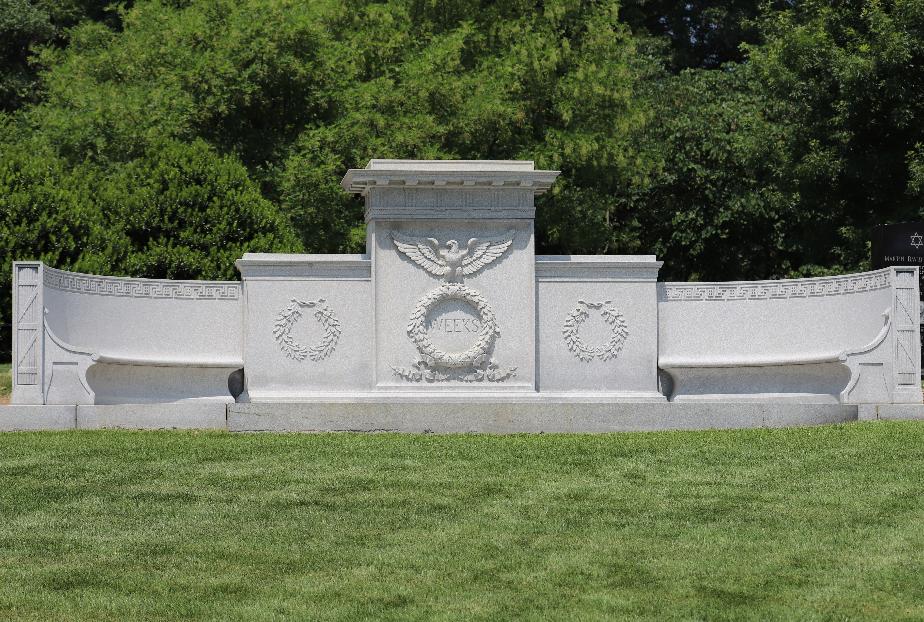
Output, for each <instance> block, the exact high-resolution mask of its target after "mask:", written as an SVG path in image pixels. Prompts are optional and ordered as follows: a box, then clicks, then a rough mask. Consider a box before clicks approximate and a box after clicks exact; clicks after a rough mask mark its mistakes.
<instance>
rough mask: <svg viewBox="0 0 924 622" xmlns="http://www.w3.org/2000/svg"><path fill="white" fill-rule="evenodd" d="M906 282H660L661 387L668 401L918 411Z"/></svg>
mask: <svg viewBox="0 0 924 622" xmlns="http://www.w3.org/2000/svg"><path fill="white" fill-rule="evenodd" d="M914 278H915V275H914V270H913V269H912V268H908V269H903V268H886V269H884V270H878V271H875V272H867V273H861V274H851V275H844V276H836V277H821V278H808V279H786V280H779V281H753V282H733V283H661V284H659V289H658V314H659V347H658V367H659V368H660V369H661V371H662V372H663V373H664V374H666V377H665V376H662V387H663V389H664V391H665V393H667V394H668V395H669V397H670V399H671V400H673V401H728V400H736V401H755V400H756V401H762V400H774V401H778V400H784V401H793V402H815V403H855V404H861V403H889V402H913V403H920V402H921V390H920V379H919V371H916V370H918V369H919V367H918V365H917V364H916V360H915V359H916V357H918V356H919V353H918V352H917V350H916V349H915V347H914V345H913V344H914V343H915V339H914V337H915V335H916V332H917V331H918V314H919V311H918V301H917V299H916V298H915V297H913V296H912V295H911V292H912V291H913V289H914Z"/></svg>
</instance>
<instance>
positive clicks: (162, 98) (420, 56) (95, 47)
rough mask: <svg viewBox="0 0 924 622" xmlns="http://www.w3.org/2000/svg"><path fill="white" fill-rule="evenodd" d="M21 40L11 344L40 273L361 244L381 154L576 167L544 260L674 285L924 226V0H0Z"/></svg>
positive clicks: (161, 267)
mask: <svg viewBox="0 0 924 622" xmlns="http://www.w3.org/2000/svg"><path fill="white" fill-rule="evenodd" d="M0 42H2V43H0V273H2V276H0V324H3V323H6V322H8V320H9V316H8V308H9V288H8V282H9V276H8V275H9V263H10V261H11V260H12V259H14V258H15V259H28V258H42V259H44V260H46V261H48V262H49V263H51V264H53V265H56V266H58V267H62V268H72V269H85V270H94V271H95V270H101V271H106V272H110V273H117V274H128V275H136V276H177V277H178V276H188V277H222V278H233V276H234V274H233V266H232V263H231V261H230V259H231V258H233V257H234V256H236V255H237V254H239V253H241V252H243V251H245V250H255V251H259V250H278V251H286V250H305V251H308V252H343V251H358V250H361V249H362V246H363V240H364V232H363V231H364V230H363V223H362V217H361V211H362V210H361V204H360V202H359V200H358V199H357V198H355V197H350V196H347V195H346V194H344V193H343V192H342V191H341V190H340V188H339V185H338V181H339V179H340V177H341V176H342V174H343V173H344V171H345V170H346V169H347V168H350V167H358V166H363V165H364V164H365V163H366V161H367V160H368V159H369V158H372V157H402V158H527V159H534V160H536V161H537V164H538V165H539V166H541V167H543V168H557V169H561V170H562V171H563V175H562V177H561V180H560V182H559V183H558V184H556V187H555V189H554V191H553V192H551V193H549V194H548V195H546V196H545V197H543V199H542V201H541V204H540V206H539V213H538V221H537V243H538V247H539V250H540V251H541V252H552V253H556V252H560V253H569V252H570V253H633V252H655V253H657V254H658V255H659V256H660V257H661V258H662V259H664V260H665V262H666V264H665V268H664V270H663V272H662V275H663V276H664V277H665V278H669V279H729V278H771V277H782V276H790V275H811V274H823V273H828V272H838V271H845V270H855V269H861V268H864V267H865V266H866V265H867V262H868V246H867V240H868V239H869V234H870V230H871V228H872V227H873V226H874V225H875V224H878V223H880V222H890V221H899V220H908V219H916V218H919V217H921V212H922V206H924V98H922V97H921V93H922V92H924V0H885V1H883V0H855V1H853V2H843V3H830V2H820V1H809V2H800V3H792V2H790V1H788V0H781V1H779V2H761V1H759V0H714V1H710V2H687V3H673V2H666V1H662V0H625V1H624V2H623V3H622V4H620V3H619V2H616V1H615V0H594V1H591V0H547V1H545V2H538V3H537V2H526V1H524V0H502V1H500V2H482V1H480V0H479V1H476V0H440V1H439V2H435V1H433V0H389V1H387V2H371V1H369V0H351V1H350V2H337V1H334V0H310V1H302V0H298V1H296V0H142V1H140V2H134V3H126V4H121V5H110V4H108V3H99V2H97V1H95V0H0ZM2 343H3V344H6V343H8V341H7V339H6V338H5V337H4V340H3V342H2ZM7 348H8V346H6V345H0V349H7Z"/></svg>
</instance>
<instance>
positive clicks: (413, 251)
mask: <svg viewBox="0 0 924 622" xmlns="http://www.w3.org/2000/svg"><path fill="white" fill-rule="evenodd" d="M391 239H392V241H393V242H394V243H395V246H396V247H397V248H398V250H399V251H401V252H402V253H404V254H405V255H407V257H408V259H410V260H411V261H413V262H414V263H416V264H417V265H418V266H420V267H421V268H423V269H424V270H426V271H427V272H429V273H430V274H433V275H436V276H443V275H444V274H446V273H447V272H448V271H449V266H447V265H446V262H445V261H443V260H442V259H441V258H440V256H439V255H437V254H436V247H437V244H438V243H437V241H436V240H434V239H433V238H414V237H410V236H406V235H401V234H400V233H392V234H391Z"/></svg>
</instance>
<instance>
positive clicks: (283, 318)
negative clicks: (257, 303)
mask: <svg viewBox="0 0 924 622" xmlns="http://www.w3.org/2000/svg"><path fill="white" fill-rule="evenodd" d="M303 307H308V308H309V309H314V318H315V319H316V320H317V321H318V322H320V324H321V327H322V328H323V329H324V336H323V337H321V340H320V341H319V342H318V343H316V344H315V345H313V346H306V345H302V344H300V343H299V342H298V341H296V340H295V339H294V338H293V337H292V334H291V333H292V327H293V326H294V325H295V322H297V321H298V319H299V318H300V317H301V316H302V308H303ZM273 337H275V338H276V341H277V342H278V343H279V347H280V349H281V350H282V351H283V352H285V354H286V356H287V357H288V358H290V359H295V360H296V361H304V360H305V359H306V358H310V359H311V360H312V361H321V360H324V359H326V358H327V357H328V356H330V355H331V354H333V352H334V348H336V347H337V342H338V341H339V340H340V320H338V319H337V317H336V316H335V315H334V312H333V311H332V310H331V308H330V307H329V306H327V302H326V301H325V300H324V299H323V298H318V299H317V300H313V301H308V302H306V301H304V300H298V299H296V298H293V299H292V301H291V302H290V303H289V304H288V305H286V307H285V308H284V309H283V310H282V311H280V312H279V313H278V315H276V322H275V323H274V324H273Z"/></svg>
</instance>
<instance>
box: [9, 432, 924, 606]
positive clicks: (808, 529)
mask: <svg viewBox="0 0 924 622" xmlns="http://www.w3.org/2000/svg"><path fill="white" fill-rule="evenodd" d="M0 478H2V479H0V481H2V486H0V619H4V620H5V619H28V620H42V621H49V620H126V619H132V620H138V619H147V620H153V619H171V620H174V619H214V620H226V619H230V620H279V619H290V618H295V619H339V620H354V619H362V618H366V619H376V620H383V619H384V620H389V619H416V620H429V619H441V620H463V619H465V620H469V619H479V620H504V619H513V618H518V619H533V620H548V619H570V620H588V619H601V618H609V619H617V620H618V619H647V620H668V619H683V620H742V619H744V620H890V621H891V620H921V619H924V425H921V424H917V423H913V422H906V423H886V422H871V423H863V424H851V425H843V426H832V427H823V428H812V429H790V430H771V431H767V430H758V431H740V432H696V433H688V432H687V433H676V432H671V433H650V434H621V435H599V436H593V435H588V436H567V435H544V436H543V435H534V436H500V437H498V436H494V437H492V436H474V435H468V436H412V435H407V436H400V435H391V434H380V435H375V434H370V435H351V434H326V435H296V434H292V435H270V434H266V435H231V434H223V433H201V434H195V433H178V432H169V433H168V432H164V433H159V432H158V433H151V432H68V433H49V432H46V433H15V434H2V435H0Z"/></svg>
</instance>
